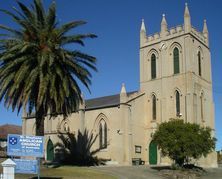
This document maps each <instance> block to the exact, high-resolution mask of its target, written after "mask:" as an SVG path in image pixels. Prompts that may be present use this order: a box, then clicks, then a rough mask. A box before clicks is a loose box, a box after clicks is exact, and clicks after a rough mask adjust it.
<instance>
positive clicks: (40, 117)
mask: <svg viewBox="0 0 222 179" xmlns="http://www.w3.org/2000/svg"><path fill="white" fill-rule="evenodd" d="M44 117H45V116H44V113H43V110H42V109H39V110H38V111H36V119H35V120H36V129H35V135H36V136H44Z"/></svg>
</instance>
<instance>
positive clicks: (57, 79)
mask: <svg viewBox="0 0 222 179" xmlns="http://www.w3.org/2000/svg"><path fill="white" fill-rule="evenodd" d="M17 3H18V7H19V9H16V8H13V10H14V11H13V12H10V11H8V10H1V12H3V13H5V14H7V15H9V16H10V17H11V18H12V19H13V20H14V22H15V23H16V24H17V27H18V28H17V29H15V28H11V27H8V26H5V25H0V29H2V30H3V31H5V34H0V101H2V100H4V104H5V106H6V107H7V108H9V107H11V108H12V110H13V111H14V110H15V109H17V111H18V113H19V111H20V109H21V108H23V110H26V112H27V113H28V114H31V113H33V112H34V113H35V117H36V134H37V135H44V116H45V115H46V114H47V113H49V112H50V114H51V115H57V114H61V113H62V114H64V115H65V116H66V115H68V114H69V113H71V112H73V111H74V110H76V109H78V105H79V103H80V102H81V101H82V98H81V91H80V88H79V85H78V83H79V82H80V83H82V84H83V85H84V86H85V87H87V88H88V89H89V85H90V83H91V80H90V78H91V73H90V71H89V70H90V69H91V70H96V67H95V62H96V58H95V57H93V56H90V55H87V54H85V53H82V52H81V51H78V50H75V49H73V47H74V46H73V45H75V44H77V45H81V46H84V42H83V41H84V40H85V39H87V38H95V37H96V35H94V34H73V31H71V30H73V29H75V28H76V27H78V26H81V25H83V24H85V22H84V21H72V22H69V23H66V24H63V25H60V24H59V22H58V21H57V16H56V4H55V2H52V4H51V5H50V7H49V9H48V10H45V9H44V7H43V3H42V1H41V0H34V2H33V4H32V5H31V7H30V8H29V7H27V6H26V5H24V4H23V3H21V2H19V1H18V2H17ZM70 45H71V46H70Z"/></svg>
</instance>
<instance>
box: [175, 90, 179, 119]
mask: <svg viewBox="0 0 222 179" xmlns="http://www.w3.org/2000/svg"><path fill="white" fill-rule="evenodd" d="M175 97H176V116H180V93H179V92H178V91H177V90H176V93H175Z"/></svg>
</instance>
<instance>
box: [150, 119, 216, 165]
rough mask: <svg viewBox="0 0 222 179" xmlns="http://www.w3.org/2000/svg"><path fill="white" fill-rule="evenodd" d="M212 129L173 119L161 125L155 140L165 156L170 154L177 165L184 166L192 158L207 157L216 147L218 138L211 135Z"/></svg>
mask: <svg viewBox="0 0 222 179" xmlns="http://www.w3.org/2000/svg"><path fill="white" fill-rule="evenodd" d="M211 131H212V129H210V128H209V127H200V126H199V125H198V124H191V123H184V121H183V120H179V119H171V120H170V121H169V122H164V123H161V124H160V125H159V127H158V129H157V131H156V132H155V134H154V135H153V140H154V141H155V142H156V144H157V145H158V148H159V149H161V152H162V154H163V155H164V156H169V157H170V158H171V159H172V160H174V161H175V163H176V164H177V165H179V166H183V165H184V163H185V162H186V163H188V162H189V161H190V159H191V158H193V159H198V158H200V157H201V156H204V157H206V156H207V154H208V153H210V152H211V151H213V150H214V149H215V142H216V138H214V137H212V136H211Z"/></svg>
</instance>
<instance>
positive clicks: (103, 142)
mask: <svg viewBox="0 0 222 179" xmlns="http://www.w3.org/2000/svg"><path fill="white" fill-rule="evenodd" d="M99 147H100V149H105V148H107V124H106V122H105V121H104V120H103V119H102V120H101V121H100V123H99Z"/></svg>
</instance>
